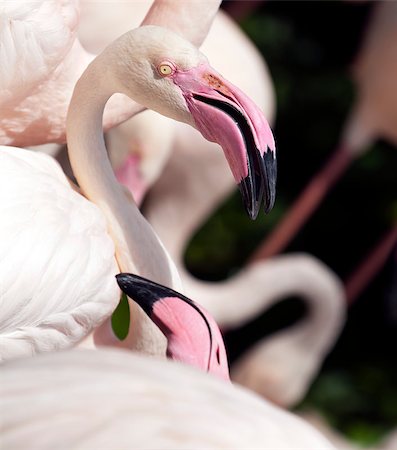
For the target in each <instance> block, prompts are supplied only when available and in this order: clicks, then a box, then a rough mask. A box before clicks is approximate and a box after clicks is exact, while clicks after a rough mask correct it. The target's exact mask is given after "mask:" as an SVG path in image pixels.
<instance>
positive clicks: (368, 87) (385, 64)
mask: <svg viewBox="0 0 397 450" xmlns="http://www.w3.org/2000/svg"><path fill="white" fill-rule="evenodd" d="M396 39H397V3H396V2H376V4H375V5H374V11H373V16H372V20H371V22H370V23H369V26H368V29H367V30H366V34H365V37H364V41H363V43H362V45H361V49H360V50H359V52H358V55H357V57H356V60H355V62H354V64H353V77H354V80H355V82H356V84H357V99H356V101H355V104H354V106H353V108H352V110H351V112H350V114H349V116H348V118H347V120H346V124H345V126H344V129H343V130H342V134H341V139H340V143H339V145H338V147H337V149H336V151H335V152H334V154H333V155H332V156H331V158H330V159H329V161H328V162H327V163H326V164H325V165H324V167H323V168H322V169H321V170H320V172H319V173H317V174H316V175H315V176H314V177H313V179H312V180H311V181H310V182H309V184H308V185H307V186H306V188H305V189H304V191H303V192H302V193H301V194H300V196H299V197H298V199H297V200H296V201H295V203H294V204H293V206H292V208H290V210H289V212H288V213H287V214H286V215H285V216H284V218H283V219H282V221H281V223H279V224H278V225H277V227H276V228H275V230H274V231H273V232H272V233H271V234H270V236H268V237H267V238H266V239H265V240H264V242H263V243H262V244H261V245H260V246H258V248H257V249H256V251H255V252H254V254H253V255H252V258H251V260H252V261H255V260H259V259H263V258H268V257H270V256H272V255H275V254H277V253H279V252H281V251H282V250H283V249H284V248H285V247H286V246H287V245H288V243H289V242H290V241H291V239H292V238H293V236H294V235H295V234H296V233H297V232H298V231H299V230H300V229H301V227H302V226H303V225H304V224H305V222H306V221H307V220H308V219H309V217H310V216H311V214H312V213H313V212H314V211H315V209H316V208H317V207H318V206H319V204H320V202H321V201H322V200H323V199H324V197H325V195H326V193H327V192H328V191H329V189H331V187H332V186H333V185H334V184H335V183H336V182H337V180H338V179H339V178H340V177H341V176H342V174H343V173H344V172H345V171H346V169H347V168H348V167H349V165H350V164H352V163H353V162H354V161H355V160H356V158H359V157H360V156H361V155H362V154H364V152H366V151H367V150H368V148H369V146H370V145H371V143H373V142H374V141H375V140H376V139H377V138H379V137H384V138H386V139H388V140H390V141H391V142H392V143H394V144H397V131H396V130H397V124H396V120H395V118H396V106H397V98H396V90H395V78H396V74H397V58H396V53H395V47H394V45H393V43H394V42H395V41H396Z"/></svg>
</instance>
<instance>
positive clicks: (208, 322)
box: [116, 273, 229, 380]
mask: <svg viewBox="0 0 397 450" xmlns="http://www.w3.org/2000/svg"><path fill="white" fill-rule="evenodd" d="M116 279H117V283H118V285H119V286H120V289H121V290H122V291H123V292H124V293H125V294H126V295H128V297H130V298H131V299H132V300H134V301H135V302H136V303H138V305H139V306H140V307H141V308H142V309H143V310H144V311H145V313H146V314H147V315H148V316H149V318H150V319H151V320H152V321H153V322H154V323H155V324H156V325H157V326H158V327H159V328H160V330H161V331H162V333H163V334H164V335H165V337H166V338H167V341H168V345H167V356H168V357H170V358H171V359H174V360H177V361H181V362H183V363H186V364H190V365H192V366H195V367H198V368H200V369H202V370H205V371H207V372H210V373H213V374H214V375H217V376H219V377H220V378H223V379H226V380H229V366H228V361H227V356H226V350H225V345H224V343H223V339H222V335H221V332H220V330H219V328H218V325H217V324H216V322H215V320H214V319H213V318H212V317H211V315H210V314H209V313H208V312H207V311H206V310H205V309H204V308H202V307H201V306H199V305H197V304H196V303H195V302H193V301H192V300H190V299H189V298H187V297H185V296H184V295H182V294H179V293H178V292H176V291H174V290H172V289H169V288H167V287H165V286H162V285H160V284H157V283H155V282H153V281H150V280H147V279H145V278H142V277H140V276H138V275H133V274H130V273H121V274H119V275H116Z"/></svg>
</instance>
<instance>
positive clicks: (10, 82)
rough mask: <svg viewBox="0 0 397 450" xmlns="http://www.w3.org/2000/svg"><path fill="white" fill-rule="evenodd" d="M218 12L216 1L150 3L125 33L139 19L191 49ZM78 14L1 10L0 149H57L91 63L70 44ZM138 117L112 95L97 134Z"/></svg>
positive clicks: (68, 6)
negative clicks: (49, 145)
mask: <svg viewBox="0 0 397 450" xmlns="http://www.w3.org/2000/svg"><path fill="white" fill-rule="evenodd" d="M149 3H150V2H146V6H145V8H144V9H145V10H147V9H148V7H149ZM219 4H220V0H208V1H206V3H205V7H203V5H202V3H201V2H190V3H189V5H187V4H184V3H183V2H178V1H177V0H167V1H164V0H157V1H154V2H153V4H152V6H151V7H150V9H149V10H148V11H147V14H146V16H145V17H144V18H143V17H142V16H141V15H140V14H139V15H137V17H134V16H132V17H130V18H129V20H130V25H129V29H131V28H133V27H134V26H138V25H139V21H140V20H142V19H144V20H143V23H144V24H145V25H148V24H153V25H159V26H161V25H163V26H167V27H168V28H169V29H172V30H174V31H175V32H177V33H180V34H181V35H182V36H184V37H185V38H186V39H188V40H190V41H191V42H192V43H194V44H195V45H197V46H199V45H200V44H201V42H202V41H203V39H204V38H205V36H206V34H207V33H208V30H209V28H210V26H211V23H212V20H213V17H214V15H215V14H216V11H217V10H218V8H219ZM122 6H123V5H122V4H120V5H118V7H119V8H122ZM79 9H80V2H79V1H78V0H37V1H35V2H31V1H29V0H26V1H25V0H23V1H18V2H3V4H2V5H1V8H0V24H1V26H0V42H1V43H2V47H1V53H0V61H2V64H0V65H1V67H2V69H0V86H1V88H0V144H1V145H9V146H10V145H13V146H25V147H26V146H35V145H41V144H46V143H64V142H65V140H66V129H65V124H66V113H67V109H68V105H69V101H70V99H71V96H72V92H73V88H74V85H75V83H76V81H77V80H78V78H79V77H80V76H81V74H82V73H83V71H84V70H85V68H86V67H87V66H88V64H89V63H90V62H91V61H92V60H93V59H94V57H95V55H94V54H92V53H90V52H88V51H87V50H85V49H84V48H83V47H82V45H81V43H80V41H79V39H77V38H76V34H77V31H78V27H79ZM135 9H136V7H135ZM142 11H143V9H142ZM131 12H132V13H133V12H134V10H133V11H131ZM196 19H197V22H195V20H196ZM194 24H195V25H194ZM102 32H103V30H102ZM108 43H110V42H109V41H108ZM141 109H142V107H140V106H139V105H137V104H136V103H134V102H132V101H131V99H128V98H127V97H125V96H124V95H121V94H116V95H115V96H113V98H112V99H111V100H110V101H109V103H108V104H107V106H106V108H105V111H104V118H103V125H104V128H105V129H109V128H111V127H113V126H114V125H116V124H118V123H120V122H122V121H124V120H126V119H127V118H128V117H131V116H132V115H133V114H135V113H137V112H138V111H140V110H141Z"/></svg>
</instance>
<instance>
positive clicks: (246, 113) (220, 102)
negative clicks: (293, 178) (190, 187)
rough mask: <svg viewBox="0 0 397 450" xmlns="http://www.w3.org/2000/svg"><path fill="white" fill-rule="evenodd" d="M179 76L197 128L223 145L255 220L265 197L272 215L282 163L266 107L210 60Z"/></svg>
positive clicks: (267, 209) (176, 78) (178, 78)
mask: <svg viewBox="0 0 397 450" xmlns="http://www.w3.org/2000/svg"><path fill="white" fill-rule="evenodd" d="M173 79H174V83H175V84H176V85H177V86H179V88H180V89H181V90H182V94H183V96H184V98H185V100H186V103H187V106H188V108H189V111H190V113H191V114H192V117H193V119H194V122H195V125H196V128H197V129H198V130H199V131H200V132H201V134H202V135H203V136H204V137H205V138H206V139H208V140H209V141H212V142H216V143H218V144H219V145H220V146H221V147H222V148H223V151H224V153H225V156H226V159H227V161H228V163H229V166H230V169H231V171H232V173H233V176H234V178H235V180H236V182H237V184H238V186H239V189H240V192H241V194H242V197H243V202H244V206H245V208H246V210H247V213H248V215H249V216H250V218H251V219H255V218H256V217H257V215H258V212H259V209H260V206H261V204H262V201H263V203H264V207H265V212H266V213H268V212H269V211H270V210H271V209H272V207H273V205H274V201H275V195H276V178H277V165H276V152H275V143H274V138H273V134H272V131H271V129H270V126H269V124H268V122H267V120H266V118H265V116H264V115H263V113H262V111H261V110H260V109H259V108H258V107H257V106H256V105H255V104H254V102H253V101H252V100H250V99H249V98H248V97H247V96H246V95H245V94H244V93H243V92H242V91H241V90H240V89H239V88H237V87H236V86H234V85H233V84H231V83H230V82H229V81H227V80H225V79H224V78H223V77H222V76H221V75H219V74H218V73H217V72H215V70H214V69H212V68H211V67H210V66H209V65H208V64H202V65H200V66H198V67H195V68H193V69H189V70H187V71H177V72H176V73H175V74H174V77H173Z"/></svg>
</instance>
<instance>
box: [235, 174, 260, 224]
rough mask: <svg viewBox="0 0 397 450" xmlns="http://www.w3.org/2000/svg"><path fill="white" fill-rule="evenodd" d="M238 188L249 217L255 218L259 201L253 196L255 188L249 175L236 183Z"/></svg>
mask: <svg viewBox="0 0 397 450" xmlns="http://www.w3.org/2000/svg"><path fill="white" fill-rule="evenodd" d="M238 188H239V190H240V194H241V196H242V198H243V204H244V208H245V210H246V211H247V214H248V216H249V218H250V219H251V220H255V219H256V218H257V217H258V213H259V209H260V202H259V201H258V200H257V199H256V198H255V189H254V186H253V183H252V180H251V179H250V177H246V178H244V179H242V180H241V181H240V183H239V184H238Z"/></svg>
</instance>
